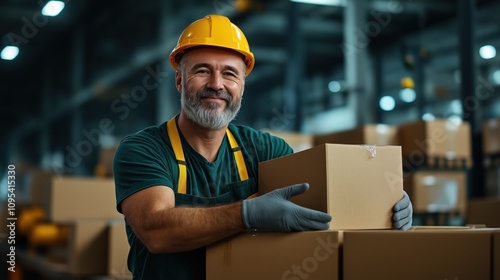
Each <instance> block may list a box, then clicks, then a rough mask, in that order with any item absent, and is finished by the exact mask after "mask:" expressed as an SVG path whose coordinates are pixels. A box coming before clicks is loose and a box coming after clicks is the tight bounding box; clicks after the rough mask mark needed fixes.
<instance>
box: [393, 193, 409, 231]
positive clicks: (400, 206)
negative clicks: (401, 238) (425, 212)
mask: <svg viewBox="0 0 500 280" xmlns="http://www.w3.org/2000/svg"><path fill="white" fill-rule="evenodd" d="M403 193H404V194H403V198H401V199H400V200H399V201H398V203H396V205H394V208H393V210H394V213H393V214H392V221H393V223H392V224H393V226H394V227H395V228H396V229H401V230H408V229H409V228H410V227H411V223H412V220H413V207H412V205H411V201H410V198H409V197H408V194H406V192H405V191H403Z"/></svg>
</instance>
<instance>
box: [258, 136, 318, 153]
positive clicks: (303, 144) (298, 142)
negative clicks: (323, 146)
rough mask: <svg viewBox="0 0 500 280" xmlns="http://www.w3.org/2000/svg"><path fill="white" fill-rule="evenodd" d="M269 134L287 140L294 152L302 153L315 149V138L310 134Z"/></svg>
mask: <svg viewBox="0 0 500 280" xmlns="http://www.w3.org/2000/svg"><path fill="white" fill-rule="evenodd" d="M267 132H269V134H271V135H274V136H278V137H280V138H281V139H283V140H285V141H286V142H287V143H288V145H290V147H292V149H293V151H294V152H300V151H303V150H307V149H310V148H312V147H313V139H314V137H313V136H312V135H310V134H303V133H294V132H281V131H267Z"/></svg>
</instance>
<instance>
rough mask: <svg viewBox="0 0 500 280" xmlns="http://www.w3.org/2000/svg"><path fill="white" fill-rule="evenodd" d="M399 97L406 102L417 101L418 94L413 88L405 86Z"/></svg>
mask: <svg viewBox="0 0 500 280" xmlns="http://www.w3.org/2000/svg"><path fill="white" fill-rule="evenodd" d="M399 98H401V100H403V101H404V102H406V103H411V102H413V101H415V99H416V98H417V94H416V93H415V90H414V89H412V88H404V89H402V90H400V91H399Z"/></svg>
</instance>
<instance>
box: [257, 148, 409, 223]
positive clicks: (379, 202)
mask: <svg viewBox="0 0 500 280" xmlns="http://www.w3.org/2000/svg"><path fill="white" fill-rule="evenodd" d="M402 172H403V171H402V158H401V147H398V146H376V147H375V146H365V145H341V144H323V145H319V146H316V147H314V148H311V149H309V150H305V151H302V152H299V153H295V154H292V155H288V156H284V157H281V158H277V159H273V160H270V161H265V162H261V163H260V164H259V179H258V180H259V194H261V195H262V194H264V193H267V192H270V191H272V190H274V189H278V188H282V187H285V186H290V185H294V184H298V183H303V182H307V183H309V186H310V188H309V190H308V191H307V192H306V193H304V194H301V195H298V196H295V197H292V198H291V201H292V202H294V203H297V204H299V205H301V206H304V207H308V208H311V209H316V210H319V211H323V212H327V213H329V214H331V215H332V216H333V219H332V221H331V222H330V229H382V228H391V227H392V224H391V217H392V207H393V206H394V205H395V204H396V203H397V202H398V201H399V200H400V199H401V198H402V197H403V177H402Z"/></svg>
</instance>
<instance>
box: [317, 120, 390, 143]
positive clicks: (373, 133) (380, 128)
mask: <svg viewBox="0 0 500 280" xmlns="http://www.w3.org/2000/svg"><path fill="white" fill-rule="evenodd" d="M325 143H336V144H371V145H392V146H395V145H399V138H398V129H397V127H395V126H391V125H386V124H367V125H363V126H361V127H358V128H355V129H351V130H346V131H340V132H335V133H330V134H324V135H316V136H315V137H314V146H317V145H321V144H325Z"/></svg>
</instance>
